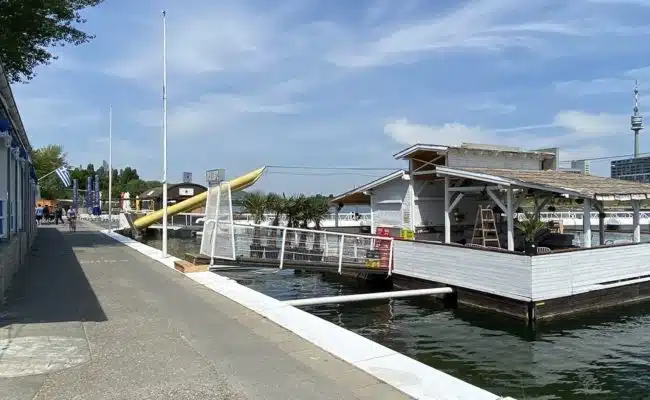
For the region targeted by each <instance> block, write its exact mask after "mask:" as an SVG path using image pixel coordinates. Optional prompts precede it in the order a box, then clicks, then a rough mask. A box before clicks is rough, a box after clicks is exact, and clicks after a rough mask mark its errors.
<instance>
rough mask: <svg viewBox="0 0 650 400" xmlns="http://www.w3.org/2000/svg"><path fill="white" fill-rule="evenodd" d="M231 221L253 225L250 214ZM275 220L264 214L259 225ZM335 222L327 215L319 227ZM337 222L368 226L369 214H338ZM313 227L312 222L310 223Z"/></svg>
mask: <svg viewBox="0 0 650 400" xmlns="http://www.w3.org/2000/svg"><path fill="white" fill-rule="evenodd" d="M233 219H234V220H235V221H237V222H240V221H241V222H246V223H253V222H255V221H254V218H253V216H252V215H251V214H247V213H240V214H235V215H234V216H233ZM274 219H275V214H264V218H262V223H261V224H260V225H266V224H271V223H272V222H273V220H274ZM335 221H336V214H333V213H331V214H328V215H327V217H325V218H324V219H323V220H322V221H321V225H327V226H330V225H332V226H333V225H334V222H335ZM286 222H287V220H286V217H285V216H280V224H285V223H286ZM339 222H340V223H342V222H348V223H350V222H358V223H359V224H362V223H366V224H370V213H359V214H356V213H340V214H339ZM311 225H313V222H312V223H311Z"/></svg>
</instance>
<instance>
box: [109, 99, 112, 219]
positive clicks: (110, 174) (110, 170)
mask: <svg viewBox="0 0 650 400" xmlns="http://www.w3.org/2000/svg"><path fill="white" fill-rule="evenodd" d="M112 200H113V106H112V105H110V106H109V107H108V230H109V231H110V230H111V228H112V227H113V201H112Z"/></svg>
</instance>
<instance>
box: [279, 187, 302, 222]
mask: <svg viewBox="0 0 650 400" xmlns="http://www.w3.org/2000/svg"><path fill="white" fill-rule="evenodd" d="M282 203H283V212H284V215H285V216H286V217H287V226H288V227H289V228H295V227H296V222H297V220H298V219H297V217H298V207H297V203H298V201H297V198H296V197H294V196H290V197H287V196H285V195H284V193H283V194H282Z"/></svg>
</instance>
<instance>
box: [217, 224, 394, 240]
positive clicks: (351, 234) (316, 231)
mask: <svg viewBox="0 0 650 400" xmlns="http://www.w3.org/2000/svg"><path fill="white" fill-rule="evenodd" d="M223 222H224V223H228V221H223ZM233 225H235V226H245V227H250V226H252V227H257V228H264V229H269V228H277V229H288V230H290V231H292V232H304V233H323V234H327V235H331V236H348V237H357V238H362V239H381V240H390V241H392V240H393V239H394V238H393V237H392V236H378V235H360V234H358V233H347V232H345V233H343V232H333V231H319V230H316V229H305V228H293V227H289V226H269V225H259V224H240V223H237V222H233Z"/></svg>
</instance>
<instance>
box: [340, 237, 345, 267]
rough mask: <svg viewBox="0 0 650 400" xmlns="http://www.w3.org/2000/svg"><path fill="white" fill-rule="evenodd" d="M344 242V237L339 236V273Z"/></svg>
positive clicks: (341, 265)
mask: <svg viewBox="0 0 650 400" xmlns="http://www.w3.org/2000/svg"><path fill="white" fill-rule="evenodd" d="M344 244H345V237H344V236H340V237H339V275H341V273H342V272H343V271H342V270H343V245H344Z"/></svg>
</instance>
